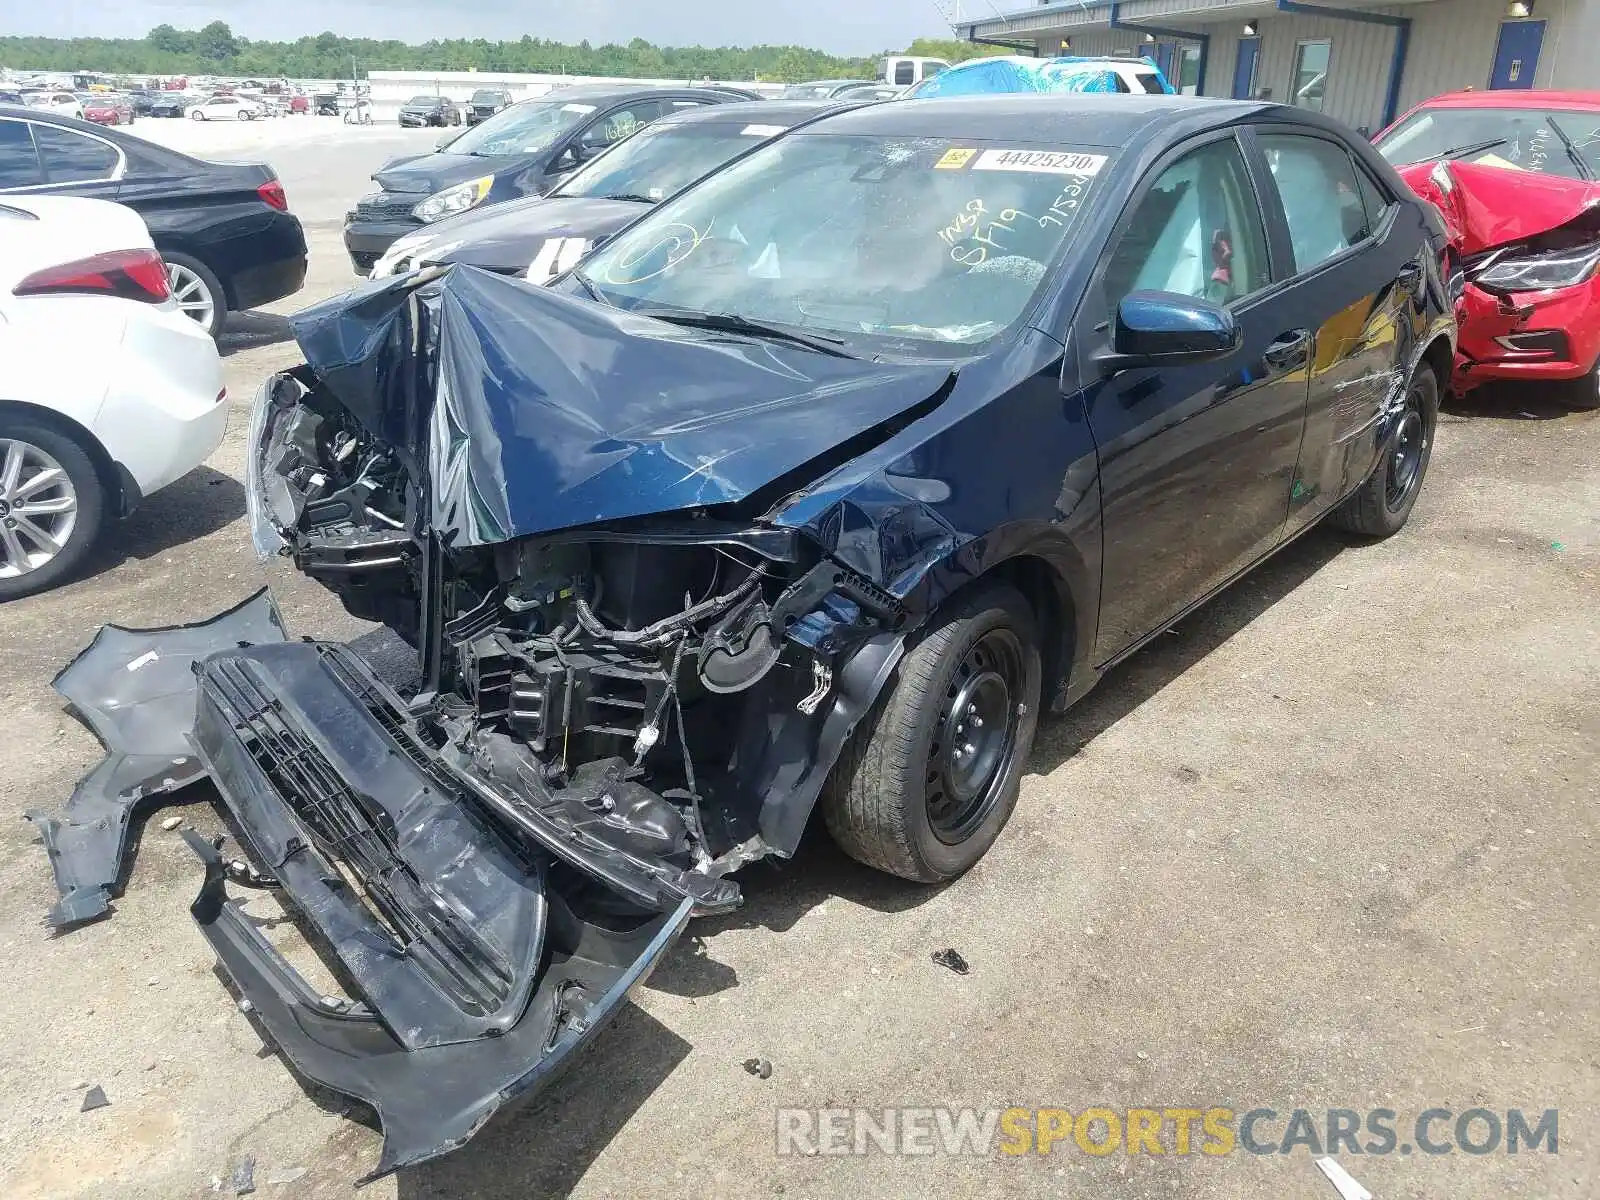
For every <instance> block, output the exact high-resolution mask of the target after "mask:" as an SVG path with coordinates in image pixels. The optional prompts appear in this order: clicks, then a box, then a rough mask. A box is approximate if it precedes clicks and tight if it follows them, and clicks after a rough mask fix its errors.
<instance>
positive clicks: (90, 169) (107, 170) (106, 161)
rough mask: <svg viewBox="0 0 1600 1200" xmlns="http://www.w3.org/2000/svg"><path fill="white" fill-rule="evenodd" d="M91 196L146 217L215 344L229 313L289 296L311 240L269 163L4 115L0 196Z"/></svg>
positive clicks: (79, 124)
mask: <svg viewBox="0 0 1600 1200" xmlns="http://www.w3.org/2000/svg"><path fill="white" fill-rule="evenodd" d="M17 190H27V191H28V192H30V193H35V194H38V193H42V194H44V195H62V196H92V197H95V198H97V199H101V200H115V201H117V202H119V203H121V204H126V205H127V206H128V207H129V208H131V209H133V210H134V211H135V212H137V213H138V214H139V215H140V216H141V217H143V218H144V223H145V224H146V225H147V226H148V227H149V229H150V236H151V237H152V238H153V239H154V240H155V244H156V249H158V250H160V251H161V257H162V258H163V259H165V260H166V263H167V274H168V277H169V280H170V282H171V285H172V292H173V295H174V296H175V297H176V298H177V301H178V304H179V306H180V307H181V308H182V309H183V311H184V312H186V313H188V314H189V316H191V317H192V318H194V320H196V321H198V322H199V323H200V324H202V325H204V326H205V327H206V328H207V329H208V330H209V331H210V332H211V333H212V335H213V336H214V335H216V334H217V333H218V332H220V331H221V329H222V326H223V322H224V321H225V320H226V318H227V315H228V313H229V312H233V311H238V310H241V309H246V308H256V307H259V306H260V305H263V304H269V303H271V302H272V301H274V300H280V299H282V298H283V297H284V296H290V295H293V294H294V293H295V292H297V291H299V290H300V286H301V284H303V283H304V282H305V277H306V239H305V233H304V231H303V230H302V229H301V228H300V222H299V221H298V220H297V219H296V218H295V217H294V216H292V215H291V214H290V212H289V201H288V199H287V197H285V195H284V191H283V185H282V184H281V183H279V182H278V176H277V174H276V173H275V172H274V171H273V169H272V168H271V167H269V166H267V165H266V164H265V163H213V162H205V161H203V160H201V159H197V158H190V157H189V156H188V155H186V154H179V153H178V152H177V151H175V150H168V149H166V148H165V147H162V146H157V145H154V144H152V143H150V142H147V141H145V140H144V139H143V138H138V137H134V136H133V135H132V134H126V133H123V132H121V131H120V130H115V129H103V128H100V127H98V126H95V125H91V124H89V123H88V122H87V121H78V120H74V119H73V118H71V117H53V116H49V115H46V114H44V113H35V112H32V111H22V110H16V109H12V110H9V111H0V195H4V194H5V193H6V192H8V191H17Z"/></svg>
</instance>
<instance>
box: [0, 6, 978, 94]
mask: <svg viewBox="0 0 1600 1200" xmlns="http://www.w3.org/2000/svg"><path fill="white" fill-rule="evenodd" d="M981 52H984V48H983V47H980V46H973V45H971V44H970V43H967V42H957V41H940V40H933V39H927V38H921V39H918V40H917V41H914V42H913V43H912V44H911V45H910V46H909V47H908V48H907V49H906V50H905V51H885V53H909V54H922V55H929V56H932V57H936V58H945V59H949V60H951V61H955V60H957V59H964V58H970V57H972V56H974V55H975V54H978V53H981ZM877 63H878V58H877V57H873V58H848V57H840V56H838V55H832V54H825V53H823V52H822V51H820V50H811V49H808V48H806V47H804V46H717V47H709V46H656V45H653V44H651V43H650V42H647V41H644V40H643V39H642V38H634V39H633V40H632V41H631V42H629V43H628V44H627V45H625V46H624V45H616V44H610V43H608V44H606V45H603V46H592V45H590V44H589V42H588V41H582V42H579V43H578V44H577V45H575V46H573V45H568V44H566V43H564V42H554V41H549V40H547V39H544V38H536V37H532V36H524V37H522V38H521V39H520V40H518V41H500V42H491V41H486V40H485V39H483V38H473V39H470V40H469V39H464V38H454V39H450V40H447V41H437V40H436V41H430V42H424V43H422V44H421V45H411V44H408V43H406V42H400V41H394V40H388V41H380V40H374V39H371V38H346V37H340V36H339V35H338V34H335V33H320V34H318V35H316V36H315V37H303V38H300V39H298V40H296V41H293V42H257V41H251V40H250V39H248V38H242V37H236V36H234V33H233V31H232V30H231V29H230V28H229V27H228V26H227V24H226V23H224V22H222V21H213V22H212V23H211V24H209V25H207V26H206V27H205V28H203V29H195V30H186V29H175V28H173V26H171V25H157V26H156V27H155V28H154V29H152V30H151V31H150V32H149V33H148V34H146V35H145V36H144V37H143V38H40V37H0V66H4V67H9V68H12V69H14V70H39V71H102V72H106V73H108V74H116V75H145V76H174V75H208V74H209V75H240V76H261V77H266V78H277V77H280V76H286V77H288V78H291V79H340V78H343V79H348V78H350V77H351V75H352V74H356V75H358V76H364V75H365V74H366V73H367V71H368V70H375V71H385V70H388V71H468V70H478V71H518V72H530V73H539V74H564V75H617V76H623V77H640V78H662V79H702V78H711V79H724V80H763V81H772V82H783V83H797V82H799V81H801V80H806V79H871V78H873V77H875V76H876V74H877Z"/></svg>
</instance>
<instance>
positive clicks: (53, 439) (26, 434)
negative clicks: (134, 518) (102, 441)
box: [0, 413, 107, 604]
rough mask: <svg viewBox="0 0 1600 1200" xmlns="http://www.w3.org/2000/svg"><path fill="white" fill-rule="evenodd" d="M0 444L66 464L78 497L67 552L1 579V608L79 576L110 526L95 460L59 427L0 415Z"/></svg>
mask: <svg viewBox="0 0 1600 1200" xmlns="http://www.w3.org/2000/svg"><path fill="white" fill-rule="evenodd" d="M85 436H86V435H85ZM0 438H16V439H18V440H20V441H24V442H31V443H32V444H33V445H35V446H37V447H39V449H41V450H43V451H44V452H45V453H46V454H48V455H50V457H51V458H53V459H55V460H56V462H58V463H60V464H61V469H62V470H64V471H65V472H66V473H67V478H69V479H70V480H72V487H73V490H74V491H76V492H77V495H78V521H77V524H76V525H74V526H73V529H72V536H71V537H70V538H68V539H67V544H66V546H65V548H64V549H62V551H61V553H59V554H57V555H56V556H55V558H53V559H52V560H51V561H50V562H48V563H46V564H45V565H44V566H42V567H40V568H39V569H38V570H37V571H30V572H29V573H28V574H27V575H20V576H17V577H16V578H8V579H0V604H3V603H5V602H6V601H8V600H16V599H20V598H21V597H23V596H31V595H34V594H36V593H38V592H43V591H48V590H49V589H50V588H53V587H56V586H57V585H59V584H61V583H64V582H66V581H67V580H68V579H70V578H71V577H72V576H73V575H74V574H76V572H77V570H78V568H79V567H81V566H82V565H83V560H84V558H85V557H86V556H87V555H88V554H89V551H90V550H92V549H93V548H94V544H95V542H96V541H97V540H98V539H99V537H100V530H101V528H102V527H103V526H104V525H105V523H106V515H107V514H106V509H107V491H106V487H105V484H104V483H103V482H102V481H101V479H100V473H99V471H97V470H96V469H95V465H94V459H93V458H91V457H90V455H89V452H88V450H87V449H85V447H84V446H83V444H82V442H81V441H80V440H79V439H78V437H75V436H73V435H71V434H69V433H67V432H66V431H65V430H64V429H62V428H60V427H59V426H57V425H56V424H55V423H54V422H51V421H45V420H40V419H38V418H35V417H30V416H26V415H23V416H12V415H10V414H6V413H0Z"/></svg>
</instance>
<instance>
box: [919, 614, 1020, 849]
mask: <svg viewBox="0 0 1600 1200" xmlns="http://www.w3.org/2000/svg"><path fill="white" fill-rule="evenodd" d="M975 600H977V601H980V602H981V604H980V605H979V606H978V607H976V608H973V609H968V610H967V611H966V612H965V613H964V614H963V615H960V616H958V617H957V618H956V619H957V621H958V622H959V624H960V629H959V631H958V633H957V635H956V636H955V637H953V638H951V639H950V641H949V642H948V643H947V644H946V645H945V647H944V648H943V650H942V651H941V654H940V662H939V666H938V669H937V671H936V672H935V673H934V675H933V677H932V679H931V681H930V686H929V687H928V689H927V690H926V691H925V692H924V693H923V694H922V695H921V696H920V697H917V698H916V703H918V705H919V710H918V711H917V712H916V713H915V714H914V715H913V714H909V713H908V714H907V716H908V717H910V719H912V720H913V721H914V722H915V726H916V735H915V739H916V740H915V753H914V754H913V756H912V759H911V763H910V764H909V770H910V772H911V773H912V774H911V777H910V778H907V779H905V780H903V781H902V784H903V786H904V787H905V788H906V789H907V792H908V793H909V794H908V795H907V797H906V801H907V802H906V805H905V808H904V813H905V820H906V832H907V833H908V834H909V836H910V841H911V849H912V852H913V854H915V856H916V857H917V858H918V859H919V860H920V861H921V863H922V864H923V865H925V866H926V867H927V868H928V871H929V873H931V874H934V875H938V876H940V877H941V878H945V879H952V878H954V877H955V876H957V875H960V874H961V873H962V872H964V871H966V870H967V869H969V868H970V867H971V866H972V865H973V864H974V863H976V862H977V861H978V860H979V859H980V858H982V857H983V856H984V854H986V853H987V852H988V850H989V847H990V846H992V845H994V842H995V839H996V838H997V837H999V836H1000V831H1001V830H1002V829H1004V828H1005V825H1006V822H1007V821H1009V820H1010V819H1011V813H1012V811H1013V810H1014V809H1015V808H1016V804H1017V794H1018V791H1019V789H1020V788H1021V784H1022V774H1023V771H1024V769H1025V768H1026V766H1027V758H1028V753H1029V751H1030V749H1031V748H1032V745H1033V737H1034V732H1035V730H1036V729H1037V727H1038V722H1039V695H1040V691H1041V687H1042V681H1043V674H1044V671H1043V659H1042V655H1041V654H1040V650H1039V636H1038V631H1037V628H1036V625H1037V623H1036V622H1035V620H1034V618H1033V613H1032V611H1031V610H1030V609H1029V607H1028V605H1027V602H1026V601H1024V600H1023V598H1022V597H1021V595H1020V594H1018V593H1017V592H1016V591H1015V590H1014V589H1012V588H1010V587H1005V588H996V589H994V590H992V591H986V592H985V593H983V594H982V595H981V596H979V597H975ZM1000 628H1009V629H1010V630H1011V631H1012V632H1013V633H1014V634H1016V636H1017V640H1018V641H1019V642H1020V643H1021V645H1022V658H1023V663H1022V669H1023V683H1022V692H1023V695H1022V697H1021V698H1020V702H1021V703H1023V704H1026V705H1027V711H1026V712H1025V713H1023V715H1022V718H1021V720H1020V721H1019V722H1018V725H1017V732H1016V737H1017V743H1018V746H1019V751H1018V752H1017V753H1015V754H1013V756H1012V761H1011V763H1010V765H1009V768H1008V770H1007V772H1006V777H1005V780H1004V783H1003V785H1002V789H1001V793H1000V798H999V801H998V802H997V803H996V804H995V806H994V807H993V808H992V809H991V810H990V811H989V813H988V814H987V815H986V816H985V817H984V819H983V823H982V824H980V825H979V826H978V827H977V828H976V829H974V830H973V831H972V833H971V834H970V835H969V836H968V837H967V838H966V839H965V840H964V841H961V842H959V843H957V844H955V845H949V844H947V843H945V842H943V841H940V840H939V838H938V836H937V835H936V834H935V833H934V832H933V826H932V824H931V823H930V821H929V818H928V805H927V798H926V794H925V789H926V780H925V778H924V775H925V770H926V764H927V761H928V753H929V751H930V750H931V748H932V745H933V736H934V733H935V731H936V728H937V725H938V719H939V707H940V702H941V700H942V698H943V697H944V695H945V693H946V691H947V689H948V688H949V686H950V682H951V680H952V678H953V677H954V675H955V672H956V669H957V668H958V667H959V666H960V665H961V661H962V659H963V658H964V657H965V656H966V653H967V651H968V650H969V649H970V648H971V647H972V646H973V644H974V643H976V642H977V641H978V639H979V638H981V637H983V636H984V635H985V634H986V633H989V632H990V631H991V630H994V629H1000ZM896 699H899V697H896ZM907 699H910V698H909V697H908V698H907Z"/></svg>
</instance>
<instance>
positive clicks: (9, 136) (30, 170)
mask: <svg viewBox="0 0 1600 1200" xmlns="http://www.w3.org/2000/svg"><path fill="white" fill-rule="evenodd" d="M28 126H29V123H28V122H27V121H0V192H3V191H7V190H8V189H10V188H25V187H38V186H39V185H40V184H41V183H43V182H44V173H43V172H42V171H41V170H40V169H39V154H38V152H37V151H36V150H35V149H34V148H33V136H32V135H31V134H30V133H29V132H28Z"/></svg>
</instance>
